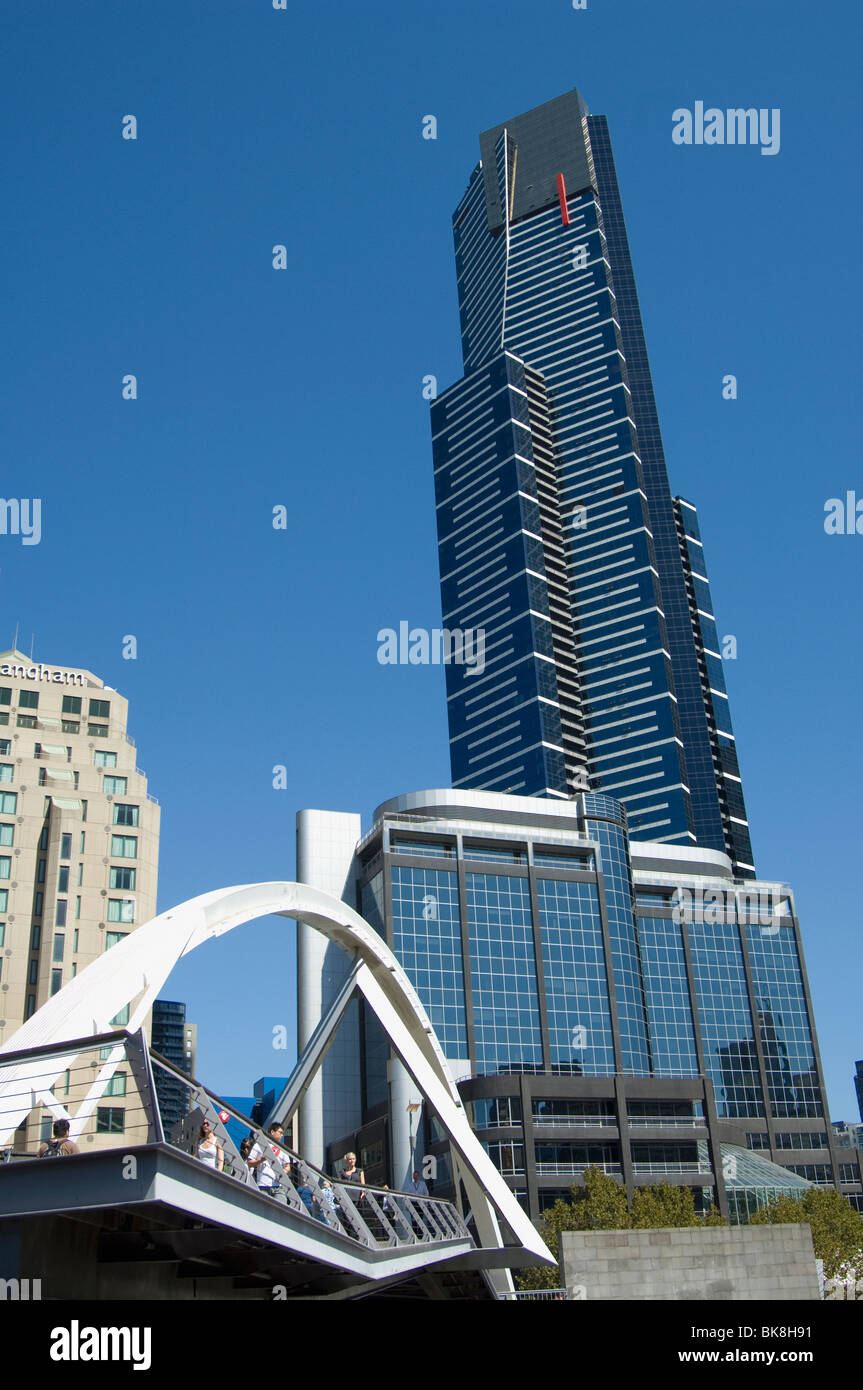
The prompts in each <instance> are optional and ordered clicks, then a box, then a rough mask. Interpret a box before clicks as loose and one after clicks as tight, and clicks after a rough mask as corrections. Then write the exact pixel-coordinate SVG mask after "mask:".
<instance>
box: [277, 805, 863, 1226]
mask: <svg viewBox="0 0 863 1390" xmlns="http://www.w3.org/2000/svg"><path fill="white" fill-rule="evenodd" d="M299 856H300V861H301V864H302V866H303V867H302V873H301V877H302V878H303V881H305V882H308V883H312V884H313V885H314V886H316V887H320V888H325V889H326V890H327V891H330V892H333V891H337V890H338V891H339V892H340V894H341V895H343V896H344V898H345V900H346V901H347V902H349V903H350V904H351V906H354V907H356V908H357V910H358V911H360V912H361V913H362V915H363V916H364V917H365V919H366V921H368V922H369V923H370V924H371V925H372V926H373V927H374V928H375V930H376V931H378V932H380V934H381V936H383V937H384V938H385V940H386V941H387V943H388V945H389V946H390V947H391V948H392V950H393V951H394V953H395V954H396V955H397V956H398V958H399V959H400V961H401V962H402V964H403V966H404V968H405V970H406V971H407V973H408V975H409V976H410V978H411V980H412V982H413V984H414V986H415V987H416V989H417V992H418V993H419V995H420V998H421V1000H422V1002H423V1004H424V1006H425V1008H426V1010H427V1011H428V1013H429V1016H430V1019H431V1022H432V1024H433V1026H434V1029H435V1032H436V1034H437V1036H438V1038H439V1039H440V1042H441V1045H442V1047H443V1049H444V1052H445V1054H446V1057H447V1060H448V1062H449V1065H450V1067H451V1070H452V1072H453V1075H454V1076H455V1078H456V1079H457V1081H458V1083H459V1090H460V1092H461V1095H462V1098H463V1100H464V1101H465V1104H466V1105H467V1106H468V1110H469V1113H470V1116H471V1119H472V1122H473V1124H474V1127H475V1128H476V1130H477V1132H478V1134H479V1136H480V1138H481V1139H482V1142H483V1144H484V1145H485V1147H486V1148H487V1150H488V1152H489V1154H490V1156H491V1157H492V1159H493V1160H494V1162H495V1163H496V1165H497V1166H498V1167H499V1168H500V1170H501V1172H502V1173H503V1174H504V1175H505V1176H506V1178H507V1181H508V1182H509V1184H510V1185H511V1186H512V1188H513V1190H514V1191H515V1192H516V1193H517V1194H518V1196H519V1197H520V1199H521V1200H522V1202H523V1203H524V1205H525V1206H526V1207H527V1209H528V1210H529V1211H530V1213H531V1215H532V1216H538V1215H539V1214H540V1213H541V1212H542V1210H544V1209H545V1207H547V1206H548V1205H549V1204H550V1203H552V1202H553V1201H555V1200H556V1199H557V1198H558V1197H560V1196H566V1195H567V1194H568V1190H569V1187H570V1185H571V1184H572V1182H574V1181H578V1179H579V1176H580V1174H581V1173H583V1171H584V1168H585V1167H586V1166H588V1165H599V1166H602V1167H603V1168H604V1169H605V1171H606V1172H608V1173H611V1174H614V1175H615V1176H618V1177H619V1178H620V1180H621V1181H622V1182H623V1183H624V1184H625V1185H626V1187H627V1189H628V1190H629V1191H630V1192H631V1191H632V1190H633V1189H634V1188H635V1187H637V1186H640V1185H644V1184H649V1183H652V1182H659V1181H663V1180H666V1181H670V1182H675V1183H683V1184H686V1185H688V1186H690V1187H692V1188H693V1189H694V1192H695V1197H696V1203H697V1205H698V1206H702V1205H704V1204H707V1203H709V1202H711V1201H713V1202H715V1203H716V1204H717V1205H718V1206H719V1207H720V1208H721V1209H722V1210H723V1211H728V1210H730V1211H731V1214H732V1215H734V1214H741V1213H742V1212H745V1211H747V1210H751V1209H752V1207H753V1205H754V1204H756V1203H757V1202H758V1201H759V1200H760V1201H762V1202H763V1201H764V1200H766V1198H767V1197H768V1196H770V1195H773V1193H775V1192H778V1191H785V1190H796V1189H798V1188H800V1187H804V1186H806V1185H807V1184H808V1183H818V1184H829V1185H832V1184H834V1183H839V1182H840V1179H844V1182H843V1188H844V1189H845V1190H847V1191H848V1192H849V1195H850V1194H852V1193H857V1194H859V1193H860V1192H861V1190H863V1189H861V1188H860V1185H859V1171H858V1172H857V1174H856V1176H854V1175H852V1174H851V1172H850V1168H848V1166H847V1162H846V1163H845V1165H844V1168H843V1172H842V1173H840V1169H839V1162H840V1160H839V1158H838V1156H837V1154H836V1153H835V1151H833V1150H832V1149H831V1131H830V1125H829V1121H828V1118H827V1107H826V1104H825V1091H824V1079H823V1074H822V1071H821V1064H820V1060H819V1056H818V1047H817V1041H816V1037H815V1028H814V1022H813V1017H812V1008H811V1002H810V999H809V994H808V988H807V984H806V974H805V967H804V963H803V953H802V948H801V942H800V933H799V927H798V923H797V918H796V912H795V908H794V900H793V895H792V893H791V890H790V888H789V887H788V885H787V884H780V883H767V882H761V881H755V880H748V881H746V883H745V884H743V883H741V882H740V881H737V882H735V880H734V877H733V871H732V865H731V861H730V859H729V858H728V856H726V855H724V854H722V853H721V852H719V851H715V850H704V849H699V848H693V847H689V846H676V845H664V844H660V843H657V842H649V841H642V840H636V839H633V840H630V838H629V833H628V828H627V823H626V812H625V810H624V808H623V806H622V805H621V803H620V802H617V801H615V800H613V799H612V798H610V797H604V796H599V795H595V794H590V793H588V794H579V795H578V796H576V798H575V799H574V800H573V801H572V802H560V801H552V800H550V799H538V798H533V797H518V796H511V795H505V794H499V793H489V792H466V791H464V790H440V791H433V792H422V793H415V794H412V795H407V796H402V797H398V798H395V799H394V800H393V801H389V802H386V803H384V805H383V806H381V807H379V808H378V810H377V812H376V813H375V817H374V823H373V825H372V827H371V829H370V830H369V831H368V833H367V834H366V835H364V836H362V837H360V835H359V817H355V816H349V815H338V814H336V813H326V812H303V813H301V815H300V817H299ZM300 937H301V940H300V970H299V981H300V998H301V1035H300V1044H301V1046H302V1045H304V1044H305V1042H306V1041H307V1040H308V1036H310V1034H311V1031H312V1029H313V1026H314V1023H315V1022H316V1021H317V1019H318V1018H319V1017H320V1016H321V1015H322V1014H323V1013H324V1012H325V1011H326V1009H327V1007H328V1005H329V1003H330V1002H331V1000H332V999H333V998H334V997H335V995H336V993H337V992H338V989H339V988H340V986H341V983H342V980H343V979H344V966H342V973H341V974H339V973H338V968H337V967H338V958H337V956H336V954H335V953H329V954H328V953H327V950H326V944H325V943H324V944H323V947H322V946H321V945H319V944H318V942H319V941H320V938H319V937H318V934H317V933H315V932H313V931H311V930H308V929H305V928H300ZM316 938H317V940H316ZM315 953H317V954H315ZM304 1001H305V1007H306V1008H307V1009H308V1005H309V1004H310V1003H311V1002H313V1001H316V1008H312V1009H308V1012H307V1013H306V1014H305V1016H304ZM353 1008H354V1010H355V1012H354V1014H353V1015H352V1016H350V1017H349V1020H348V1026H347V1028H346V1030H345V1031H344V1032H343V1034H342V1036H341V1038H340V1039H339V1040H337V1044H336V1046H335V1049H334V1054H333V1055H332V1056H331V1057H330V1058H328V1059H327V1062H326V1063H325V1068H328V1069H329V1070H325V1072H324V1079H323V1083H322V1088H321V1091H320V1094H319V1096H318V1099H317V1100H315V1099H312V1100H311V1101H310V1103H309V1104H308V1106H307V1108H306V1110H305V1111H304V1112H301V1134H302V1142H303V1143H304V1145H306V1147H307V1148H310V1149H311V1151H313V1152H316V1153H317V1154H319V1155H320V1161H322V1162H330V1163H332V1162H334V1160H335V1159H336V1158H337V1157H338V1156H339V1154H340V1153H342V1152H344V1151H346V1150H347V1149H349V1148H351V1149H354V1150H355V1152H357V1154H358V1155H359V1157H360V1161H361V1163H362V1160H363V1154H364V1152H365V1153H366V1154H367V1156H368V1159H367V1161H371V1162H372V1164H373V1166H374V1168H375V1172H376V1176H378V1177H379V1175H380V1173H381V1172H382V1171H383V1170H382V1169H381V1167H380V1164H381V1163H382V1162H383V1165H384V1168H385V1169H388V1177H387V1179H386V1180H388V1181H390V1182H391V1183H392V1184H393V1185H396V1186H401V1185H402V1183H403V1182H404V1180H405V1178H406V1176H408V1175H409V1173H410V1172H411V1171H412V1170H413V1169H414V1168H418V1169H419V1170H420V1171H422V1170H423V1168H424V1167H425V1169H426V1171H427V1172H428V1173H429V1174H431V1175H433V1176H434V1177H435V1178H436V1185H434V1184H431V1183H430V1186H433V1188H434V1190H435V1191H439V1192H441V1193H443V1192H445V1191H447V1190H448V1189H449V1186H450V1184H451V1181H452V1173H451V1169H450V1159H449V1155H448V1150H447V1146H446V1144H445V1142H444V1140H443V1136H442V1135H441V1134H440V1131H439V1130H438V1129H437V1127H436V1124H435V1120H434V1117H433V1116H432V1115H429V1114H428V1112H427V1110H425V1109H423V1110H420V1109H417V1108H415V1107H417V1106H418V1103H419V1101H420V1099H421V1098H420V1097H419V1095H418V1093H416V1088H415V1087H414V1086H413V1084H412V1083H411V1081H410V1079H409V1078H408V1077H407V1076H406V1074H405V1073H404V1071H403V1069H402V1068H401V1066H400V1064H399V1063H398V1062H397V1061H396V1060H395V1059H394V1058H392V1057H391V1056H390V1052H389V1048H388V1045H387V1042H386V1039H385V1038H384V1037H383V1035H382V1034H381V1032H380V1029H379V1027H378V1025H377V1024H376V1023H375V1021H374V1020H373V1019H371V1018H370V1017H367V1016H365V1015H364V1014H363V1011H362V1009H361V1007H360V1005H359V1003H357V1004H355V1005H354V1006H353ZM324 1098H325V1103H323V1104H322V1103H321V1101H322V1100H323V1099H324ZM847 1157H848V1158H850V1156H847ZM429 1159H431V1160H432V1161H431V1163H429ZM846 1170H847V1171H846Z"/></svg>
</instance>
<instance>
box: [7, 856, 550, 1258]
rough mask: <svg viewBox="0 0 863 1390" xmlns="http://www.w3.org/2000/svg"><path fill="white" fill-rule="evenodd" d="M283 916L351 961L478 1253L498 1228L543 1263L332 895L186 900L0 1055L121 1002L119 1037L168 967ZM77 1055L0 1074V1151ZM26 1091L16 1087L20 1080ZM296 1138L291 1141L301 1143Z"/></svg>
mask: <svg viewBox="0 0 863 1390" xmlns="http://www.w3.org/2000/svg"><path fill="white" fill-rule="evenodd" d="M269 915H277V916H281V917H293V918H297V919H299V920H300V921H302V922H303V923H304V924H305V925H307V926H309V927H312V928H314V929H315V930H317V931H319V932H322V933H323V935H324V936H326V937H328V938H329V940H330V941H333V942H335V943H336V944H337V945H338V946H340V947H341V948H342V949H343V950H344V951H345V952H346V953H347V954H348V956H349V957H351V958H352V960H353V962H354V970H353V977H354V981H355V986H356V988H357V989H359V990H360V991H361V992H362V994H363V995H364V997H365V999H366V1000H367V1001H368V1004H369V1006H370V1007H371V1008H372V1009H373V1010H374V1012H375V1014H376V1015H377V1017H378V1019H379V1020H380V1022H381V1024H382V1026H383V1028H384V1030H385V1031H386V1033H387V1034H388V1036H389V1038H390V1041H391V1043H392V1045H393V1047H394V1049H395V1051H396V1052H397V1053H398V1055H399V1057H400V1058H401V1060H402V1062H403V1063H404V1065H405V1067H406V1068H407V1070H408V1071H409V1072H410V1074H411V1075H412V1077H413V1079H414V1081H415V1082H416V1084H417V1086H418V1087H419V1088H420V1090H421V1091H422V1093H423V1095H424V1096H425V1098H426V1099H427V1101H428V1102H429V1104H430V1105H431V1107H432V1109H433V1110H434V1111H435V1113H436V1115H437V1116H438V1118H439V1120H440V1123H441V1125H442V1126H443V1128H444V1130H445V1131H446V1132H447V1136H448V1138H449V1140H450V1143H451V1145H452V1150H453V1157H454V1160H455V1164H454V1166H455V1170H456V1174H457V1175H458V1176H459V1177H460V1178H461V1180H462V1182H463V1183H464V1187H465V1190H466V1192H467V1195H468V1200H469V1201H470V1204H471V1210H472V1211H473V1215H474V1219H475V1221H476V1227H477V1234H478V1236H479V1238H480V1240H481V1242H482V1245H483V1247H485V1248H489V1247H495V1246H498V1247H501V1246H503V1244H504V1239H503V1235H502V1232H501V1221H502V1222H503V1223H504V1226H505V1227H508V1228H509V1230H510V1231H511V1232H512V1235H513V1236H514V1237H515V1240H516V1241H517V1242H518V1243H519V1244H520V1245H521V1246H522V1247H523V1248H524V1249H525V1250H527V1251H530V1252H531V1253H533V1254H534V1255H536V1256H537V1258H538V1260H539V1261H540V1262H541V1263H553V1260H552V1256H551V1255H550V1253H549V1251H548V1249H547V1248H546V1246H545V1244H544V1243H543V1241H542V1240H541V1239H540V1237H539V1235H538V1233H537V1231H536V1230H535V1228H534V1226H533V1225H532V1223H531V1222H530V1220H529V1218H528V1217H527V1215H526V1213H525V1212H524V1211H523V1210H522V1208H521V1206H520V1204H519V1203H518V1201H517V1200H516V1198H515V1196H514V1195H513V1193H512V1192H511V1191H510V1189H509V1188H508V1187H507V1185H506V1183H505V1182H504V1180H503V1178H502V1177H501V1175H500V1173H499V1172H498V1170H497V1168H496V1167H495V1166H494V1164H493V1163H492V1161H491V1159H490V1158H489V1156H488V1154H487V1153H486V1152H485V1150H484V1149H483V1147H482V1145H481V1144H480V1142H479V1140H478V1139H477V1138H476V1136H475V1134H474V1133H473V1130H472V1129H471V1126H470V1123H469V1121H468V1119H467V1116H466V1114H465V1110H464V1106H463V1104H462V1102H461V1099H460V1097H459V1094H458V1090H457V1088H456V1085H455V1082H454V1080H453V1078H452V1075H451V1073H450V1071H449V1068H448V1066H447V1063H446V1060H445V1058H444V1055H443V1052H442V1050H441V1047H440V1044H439V1042H438V1040H437V1037H436V1036H435V1033H434V1029H433V1028H432V1025H431V1022H430V1021H429V1018H428V1016H427V1014H426V1012H425V1010H424V1008H423V1006H422V1004H421V1002H420V999H419V997H418V995H417V993H416V991H415V990H414V988H413V986H412V985H411V982H410V980H409V979H408V977H407V975H406V974H405V972H404V970H403V969H402V967H401V965H400V964H399V962H398V960H397V959H396V957H395V956H394V955H393V953H392V952H391V951H390V949H389V947H388V946H387V945H386V942H385V941H383V939H382V938H381V937H380V936H379V935H378V934H377V932H375V931H374V930H373V929H372V927H370V926H369V924H368V923H367V922H366V921H365V920H364V919H363V918H362V917H361V916H360V915H359V913H357V912H355V911H353V909H352V908H350V907H348V905H347V904H346V903H344V902H341V901H340V900H339V899H338V898H334V897H332V896H331V895H330V894H328V893H324V892H322V891H321V890H320V889H317V888H311V887H309V886H307V885H306V884H303V883H283V882H276V883H254V884H246V885H242V886H239V887H233V888H220V889H217V890H216V891H214V892H211V893H202V894H201V895H200V897H197V898H190V899H189V900H188V902H184V903H181V904H180V905H179V906H178V907H173V908H171V909H170V910H169V911H167V912H163V913H161V914H160V915H159V916H158V917H154V918H152V920H151V921H149V922H146V923H145V924H144V925H143V926H141V927H139V928H138V929H137V930H136V931H134V932H130V933H129V935H128V936H127V938H126V940H125V941H121V942H119V943H118V944H117V945H116V946H113V947H112V948H111V950H110V951H106V952H105V954H104V955H102V956H100V957H99V959H98V960H95V961H93V962H92V964H90V965H88V966H87V967H86V969H85V970H82V971H81V973H80V975H77V976H76V977H75V979H73V980H70V981H69V983H68V984H67V985H65V987H64V988H63V989H61V990H60V991H59V992H58V993H57V994H55V995H54V996H53V997H52V998H51V999H49V1000H48V1001H47V1003H45V1004H43V1006H42V1008H41V1009H39V1010H38V1012H37V1013H35V1014H34V1015H33V1017H32V1018H30V1019H28V1020H27V1022H26V1023H24V1024H23V1025H22V1027H21V1028H19V1029H18V1030H17V1032H16V1033H14V1034H13V1035H12V1037H11V1038H9V1039H8V1040H7V1042H6V1043H5V1044H4V1045H3V1046H2V1047H0V1057H2V1054H3V1053H12V1052H15V1053H19V1052H21V1051H23V1050H25V1049H31V1048H40V1047H44V1046H46V1045H54V1044H57V1043H63V1042H66V1041H69V1042H71V1041H72V1040H75V1039H77V1040H80V1039H83V1038H86V1037H88V1036H97V1035H98V1034H100V1033H106V1032H108V1031H109V1030H110V1027H111V1020H112V1019H113V1018H115V1017H116V1015H117V1014H118V1013H119V1012H120V1011H121V1010H122V1009H124V1008H125V1006H126V1005H127V1004H129V1005H130V1016H129V1021H128V1023H127V1025H126V1027H127V1029H128V1031H129V1032H134V1031H135V1030H137V1029H139V1028H140V1027H141V1026H142V1024H143V1022H144V1020H145V1019H146V1017H147V1014H148V1013H149V1011H150V1009H151V1008H152V1006H153V1002H154V1000H155V999H156V997H157V995H158V994H159V992H160V990H161V989H162V986H163V985H164V983H165V980H166V979H167V978H168V976H169V975H170V973H171V971H172V969H173V968H174V966H175V964H176V963H177V961H178V960H179V959H180V958H181V957H182V956H186V955H188V954H189V952H190V951H194V950H195V948H196V947H197V946H201V945H203V944H204V942H206V941H210V940H212V939H213V938H214V937H217V936H223V935H224V934H225V932H229V931H232V930H233V929H234V928H235V927H239V926H242V925H243V924H244V923H246V922H250V921H253V920H254V919H255V918H258V917H264V916H269ZM77 1055H78V1052H77V1051H73V1052H68V1053H63V1054H62V1055H59V1054H55V1055H54V1057H53V1060H52V1063H51V1074H50V1075H46V1073H45V1063H44V1060H38V1061H35V1062H33V1061H28V1060H26V1059H25V1060H21V1061H18V1062H14V1063H10V1064H9V1065H8V1066H6V1067H2V1066H0V1147H2V1145H3V1144H4V1143H7V1142H8V1141H9V1139H10V1138H11V1136H12V1135H13V1134H14V1131H15V1130H16V1128H17V1127H18V1126H19V1125H20V1124H21V1122H22V1121H23V1120H24V1119H25V1118H26V1117H27V1115H28V1114H29V1113H30V1111H31V1109H32V1108H33V1106H34V1105H36V1104H39V1103H40V1101H42V1102H43V1103H45V1104H46V1105H49V1106H51V1107H52V1108H53V1107H54V1106H55V1105H56V1101H55V1098H54V1096H53V1094H52V1091H51V1088H52V1087H53V1085H54V1083H55V1081H56V1079H57V1077H59V1076H61V1075H62V1074H63V1072H64V1071H65V1070H66V1069H67V1068H68V1067H69V1066H70V1065H71V1064H72V1062H73V1061H74V1060H75V1057H76V1056H77ZM111 1069H112V1067H111V1063H110V1062H108V1063H106V1066H105V1067H104V1068H103V1069H102V1071H101V1072H100V1073H99V1076H98V1077H97V1078H96V1080H95V1082H94V1083H93V1086H92V1087H91V1090H90V1093H89V1094H88V1096H87V1097H86V1098H85V1100H84V1101H83V1102H82V1103H81V1105H80V1106H79V1107H78V1109H77V1111H76V1113H75V1115H74V1116H73V1117H72V1130H71V1133H72V1137H73V1138H74V1136H75V1135H76V1133H79V1132H80V1131H81V1129H82V1127H83V1125H84V1124H85V1123H86V1121H87V1119H88V1118H89V1116H90V1115H91V1114H92V1111H93V1109H94V1108H95V1106H96V1104H97V1101H98V1100H99V1098H100V1096H101V1094H102V1092H103V1090H104V1088H105V1085H106V1084H107V1080H108V1078H109V1076H110V1072H111ZM28 1082H29V1083H30V1084H29V1087H28V1084H27V1083H28ZM301 1139H302V1136H301Z"/></svg>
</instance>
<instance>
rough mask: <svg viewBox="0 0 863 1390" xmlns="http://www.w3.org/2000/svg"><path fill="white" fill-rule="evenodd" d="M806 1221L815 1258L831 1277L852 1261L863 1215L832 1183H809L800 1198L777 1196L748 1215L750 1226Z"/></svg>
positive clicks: (861, 1242)
mask: <svg viewBox="0 0 863 1390" xmlns="http://www.w3.org/2000/svg"><path fill="white" fill-rule="evenodd" d="M800 1221H805V1222H807V1223H808V1225H809V1226H810V1227H811V1228H812V1243H813V1245H814V1246H815V1257H816V1259H819V1260H823V1261H824V1274H825V1276H826V1277H827V1278H828V1279H832V1278H833V1277H834V1276H835V1275H836V1274H838V1273H839V1271H840V1268H841V1267H842V1266H843V1265H847V1264H853V1263H854V1261H855V1260H856V1259H857V1258H858V1252H859V1250H860V1248H861V1246H863V1216H861V1215H860V1213H859V1212H856V1211H854V1209H853V1207H852V1206H851V1203H850V1202H849V1201H848V1198H847V1197H843V1196H842V1193H841V1192H837V1191H836V1188H835V1187H809V1188H807V1189H806V1191H805V1193H804V1195H803V1197H802V1198H798V1197H776V1198H774V1200H773V1201H772V1202H771V1203H770V1205H769V1206H767V1207H761V1208H760V1209H759V1210H758V1211H757V1212H755V1213H754V1214H753V1216H751V1217H750V1220H749V1224H750V1226H768V1225H771V1226H772V1225H777V1224H785V1223H789V1222H793V1223H795V1224H796V1223H797V1222H800Z"/></svg>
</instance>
